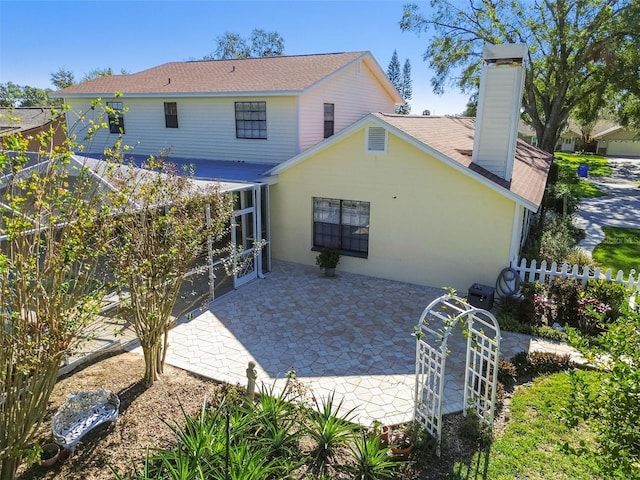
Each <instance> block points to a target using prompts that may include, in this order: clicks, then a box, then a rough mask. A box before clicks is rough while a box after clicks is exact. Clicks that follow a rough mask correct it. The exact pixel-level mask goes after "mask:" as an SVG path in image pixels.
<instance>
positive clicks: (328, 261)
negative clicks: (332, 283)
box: [316, 247, 340, 277]
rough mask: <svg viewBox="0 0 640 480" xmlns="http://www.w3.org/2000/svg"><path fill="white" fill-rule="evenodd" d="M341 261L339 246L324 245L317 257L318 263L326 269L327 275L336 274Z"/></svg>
mask: <svg viewBox="0 0 640 480" xmlns="http://www.w3.org/2000/svg"><path fill="white" fill-rule="evenodd" d="M339 262H340V249H339V248H337V247H323V248H322V250H320V253H319V254H318V256H317V257H316V265H318V266H319V267H320V268H321V269H324V274H325V276H327V277H333V276H334V275H335V274H336V267H337V266H338V263H339Z"/></svg>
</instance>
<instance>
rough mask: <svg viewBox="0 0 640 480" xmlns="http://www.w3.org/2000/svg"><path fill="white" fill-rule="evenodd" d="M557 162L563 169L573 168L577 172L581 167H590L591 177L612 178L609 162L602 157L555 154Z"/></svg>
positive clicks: (579, 154) (580, 154)
mask: <svg viewBox="0 0 640 480" xmlns="http://www.w3.org/2000/svg"><path fill="white" fill-rule="evenodd" d="M554 156H555V161H556V163H557V164H558V166H559V167H561V168H571V169H572V170H573V171H575V172H577V170H578V167H579V166H580V165H588V166H589V175H590V176H594V177H609V176H611V166H609V161H608V160H607V159H606V158H605V157H603V156H601V155H585V154H583V153H561V152H556V153H554Z"/></svg>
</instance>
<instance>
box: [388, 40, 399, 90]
mask: <svg viewBox="0 0 640 480" xmlns="http://www.w3.org/2000/svg"><path fill="white" fill-rule="evenodd" d="M387 77H388V78H389V80H391V83H392V84H393V86H394V87H396V90H398V92H399V91H400V78H401V77H400V60H398V51H397V50H394V51H393V55H391V61H390V62H389V66H388V67H387Z"/></svg>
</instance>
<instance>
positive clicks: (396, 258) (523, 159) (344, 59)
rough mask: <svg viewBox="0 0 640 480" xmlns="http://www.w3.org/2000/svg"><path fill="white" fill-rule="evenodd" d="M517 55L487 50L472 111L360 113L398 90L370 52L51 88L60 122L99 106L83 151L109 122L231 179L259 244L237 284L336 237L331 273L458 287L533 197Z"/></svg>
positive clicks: (512, 241)
mask: <svg viewBox="0 0 640 480" xmlns="http://www.w3.org/2000/svg"><path fill="white" fill-rule="evenodd" d="M524 52H525V49H524V46H522V45H507V46H497V47H488V48H486V49H485V60H486V62H487V65H485V67H484V68H483V74H482V81H481V91H480V95H479V104H478V117H477V119H476V120H475V121H474V120H473V119H463V118H448V117H444V118H443V117H428V116H415V117H414V116H402V115H394V114H388V115H387V114H384V113H371V112H393V111H394V108H395V105H397V104H399V103H402V98H401V97H400V96H399V94H398V92H397V91H396V90H395V89H394V88H393V86H392V85H391V83H390V82H389V80H388V79H387V77H386V75H385V73H384V72H383V70H382V69H381V68H380V67H379V65H378V64H377V63H376V62H375V60H374V59H373V57H372V56H371V54H369V53H368V52H355V53H341V54H327V55H307V56H296V57H274V58H261V59H245V60H221V61H198V62H180V63H169V64H166V65H161V66H159V67H155V68H152V69H149V70H145V71H143V72H140V73H137V74H133V75H120V76H112V77H103V78H99V79H95V80H92V81H89V82H86V83H83V84H80V85H76V86H72V87H69V88H67V89H64V90H61V91H60V92H57V94H56V96H58V97H62V98H64V101H65V103H67V104H69V105H71V107H72V110H71V112H69V113H68V124H69V126H70V128H71V127H72V126H73V125H74V124H75V123H76V122H77V121H78V120H79V119H81V122H83V123H85V124H86V122H87V121H88V120H90V114H91V112H92V110H91V99H93V98H95V97H102V100H103V102H109V103H110V107H111V108H112V109H113V110H112V112H111V115H110V118H109V119H108V121H109V124H110V127H111V128H110V130H111V133H110V132H108V131H107V132H103V133H101V134H99V136H97V137H96V138H95V139H94V142H93V144H92V145H87V146H86V149H87V151H89V152H92V153H93V154H94V155H97V156H99V155H100V154H101V153H102V151H103V149H104V147H105V146H109V145H111V144H113V142H115V140H116V139H117V138H118V136H119V134H120V133H122V134H123V138H124V140H123V141H124V144H127V145H131V146H133V147H134V148H133V152H134V153H135V154H138V155H148V154H157V153H158V152H159V151H160V150H163V149H169V150H170V157H171V159H172V160H178V161H180V162H184V163H195V173H196V176H197V177H201V178H216V179H222V180H230V181H233V182H236V183H235V185H236V186H235V187H229V188H228V189H227V191H229V192H233V195H235V196H236V214H235V216H234V218H233V221H232V225H233V228H232V229H231V235H232V241H233V242H234V243H236V244H237V245H238V246H239V247H242V249H243V250H244V252H245V254H248V255H251V254H252V252H253V250H252V247H253V241H254V240H255V239H256V238H263V239H266V241H267V244H266V248H265V249H264V250H263V253H262V255H259V256H258V257H257V258H256V261H255V265H254V264H251V265H250V268H248V269H246V271H243V272H241V273H236V274H235V275H234V285H235V286H239V285H241V284H242V283H244V282H245V281H249V280H251V279H253V278H256V277H257V276H259V275H260V274H261V273H263V272H266V271H268V270H269V268H270V266H269V263H270V258H271V256H273V257H274V258H278V259H284V260H289V261H294V262H300V263H303V264H309V265H314V264H315V256H316V255H317V250H319V249H320V248H321V247H322V246H325V245H337V246H340V247H341V249H342V251H343V260H342V262H341V264H340V267H339V268H340V269H344V270H347V271H351V272H355V273H361V274H365V275H373V276H379V277H384V278H390V279H395V280H403V281H407V282H412V283H418V284H423V285H435V286H453V287H456V288H458V289H466V288H467V287H468V286H469V285H470V284H471V283H475V282H480V283H485V284H494V283H495V280H496V277H497V276H498V274H499V273H500V271H501V269H502V268H504V267H506V266H508V265H509V262H510V261H513V260H515V259H516V257H517V255H518V250H519V248H520V246H521V244H522V242H523V241H524V238H525V237H526V233H527V230H528V222H529V217H530V214H531V213H532V212H536V211H537V210H538V208H539V205H540V202H541V200H542V194H543V192H544V186H545V183H546V177H547V174H548V170H549V165H550V156H549V155H548V154H546V153H544V152H542V151H540V150H538V149H537V148H535V147H532V146H530V145H527V144H525V143H524V142H518V141H517V126H518V118H519V110H520V99H521V97H522V82H523V79H524V70H523V68H522V65H521V60H522V58H523V56H524ZM514 59H516V60H514ZM518 59H519V60H518ZM113 92H121V95H119V96H115V95H114V93H113Z"/></svg>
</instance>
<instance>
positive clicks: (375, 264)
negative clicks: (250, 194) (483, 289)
mask: <svg viewBox="0 0 640 480" xmlns="http://www.w3.org/2000/svg"><path fill="white" fill-rule="evenodd" d="M365 132H366V129H362V130H359V131H357V132H355V133H354V134H352V135H351V136H349V137H346V138H344V139H343V140H342V141H340V142H337V143H336V144H334V145H333V146H331V147H330V148H328V149H326V150H324V151H321V152H319V153H317V154H315V155H314V156H312V157H309V158H307V159H306V160H304V161H302V162H300V163H298V164H297V165H295V166H293V167H291V168H289V169H287V170H285V171H283V172H282V173H280V174H279V176H278V183H277V184H276V185H274V186H272V187H271V233H272V246H273V256H274V258H278V259H283V260H289V261H293V262H299V263H304V264H312V265H313V264H314V263H315V257H316V255H317V253H316V252H313V251H311V247H312V241H313V240H312V232H313V217H312V209H313V197H329V198H338V199H345V200H358V201H368V202H370V231H369V256H368V258H366V259H362V258H355V257H348V256H344V257H343V258H342V260H341V263H340V266H339V270H345V271H349V272H354V273H360V274H364V275H372V276H376V277H383V278H389V279H394V280H401V281H406V282H411V283H418V284H423V285H431V286H453V287H455V288H458V289H460V290H461V291H462V290H463V289H464V290H465V291H466V288H468V286H469V285H470V284H471V283H473V282H481V283H486V284H493V283H495V280H496V277H497V275H498V274H499V273H500V270H501V269H502V268H503V267H505V266H507V265H508V261H509V249H510V245H511V235H512V226H513V216H514V211H515V208H514V202H513V201H512V200H509V199H507V198H505V197H503V196H502V195H500V194H498V193H497V192H495V191H493V190H491V189H490V188H488V187H487V186H485V185H482V184H481V183H479V182H477V181H476V180H474V179H471V178H469V177H467V176H466V175H464V174H462V173H461V172H458V171H457V170H455V169H454V168H452V167H450V166H448V165H446V164H444V163H443V162H441V161H440V160H437V159H435V158H433V157H430V156H429V155H426V154H425V153H424V152H422V151H421V150H419V149H418V148H416V147H414V146H413V145H410V144H408V143H407V142H405V141H404V140H402V139H400V138H398V137H396V136H394V135H393V134H391V133H390V134H389V139H388V149H387V153H384V154H368V153H366V152H365Z"/></svg>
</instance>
